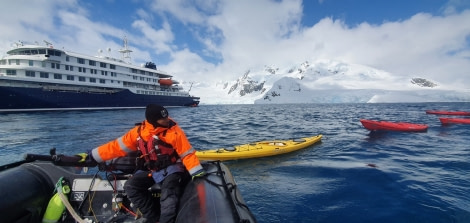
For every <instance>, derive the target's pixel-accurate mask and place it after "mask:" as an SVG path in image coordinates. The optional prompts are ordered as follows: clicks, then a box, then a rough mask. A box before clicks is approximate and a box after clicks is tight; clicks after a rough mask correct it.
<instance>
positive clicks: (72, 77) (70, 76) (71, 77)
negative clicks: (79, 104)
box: [67, 75, 75, 81]
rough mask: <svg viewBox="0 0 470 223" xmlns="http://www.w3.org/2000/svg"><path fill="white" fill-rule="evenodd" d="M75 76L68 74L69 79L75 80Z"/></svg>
mask: <svg viewBox="0 0 470 223" xmlns="http://www.w3.org/2000/svg"><path fill="white" fill-rule="evenodd" d="M74 79H75V78H74V76H73V75H67V80H69V81H73V80H74Z"/></svg>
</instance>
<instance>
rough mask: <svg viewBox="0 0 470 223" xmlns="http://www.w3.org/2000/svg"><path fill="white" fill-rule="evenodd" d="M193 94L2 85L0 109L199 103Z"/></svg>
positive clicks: (97, 107) (133, 106)
mask: <svg viewBox="0 0 470 223" xmlns="http://www.w3.org/2000/svg"><path fill="white" fill-rule="evenodd" d="M197 99H199V98H196V97H190V96H174V95H172V96H166V95H139V94H134V93H132V92H130V91H129V90H121V91H118V92H113V93H102V92H99V93H98V92H82V91H76V92H74V91H60V90H45V89H42V88H23V87H5V86H2V87H0V110H7V111H8V110H12V111H15V110H42V109H58V110H59V109H102V108H136V107H145V106H146V105H148V104H151V103H153V104H160V105H163V106H197V105H198V103H199V101H198V100H197Z"/></svg>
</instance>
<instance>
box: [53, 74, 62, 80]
mask: <svg viewBox="0 0 470 223" xmlns="http://www.w3.org/2000/svg"><path fill="white" fill-rule="evenodd" d="M54 79H62V74H54Z"/></svg>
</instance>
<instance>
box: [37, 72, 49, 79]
mask: <svg viewBox="0 0 470 223" xmlns="http://www.w3.org/2000/svg"><path fill="white" fill-rule="evenodd" d="M39 77H41V78H49V73H46V72H41V73H39Z"/></svg>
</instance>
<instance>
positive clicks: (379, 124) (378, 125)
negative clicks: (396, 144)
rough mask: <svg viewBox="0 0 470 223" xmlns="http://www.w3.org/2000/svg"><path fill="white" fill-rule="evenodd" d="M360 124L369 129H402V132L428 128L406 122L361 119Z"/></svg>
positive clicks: (423, 125) (420, 130)
mask: <svg viewBox="0 0 470 223" xmlns="http://www.w3.org/2000/svg"><path fill="white" fill-rule="evenodd" d="M360 121H361V123H362V125H363V126H364V127H365V128H366V129H368V130H370V131H378V130H386V131H402V132H422V131H426V130H427V129H428V125H425V124H414V123H408V122H387V121H374V120H367V119H361V120H360Z"/></svg>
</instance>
